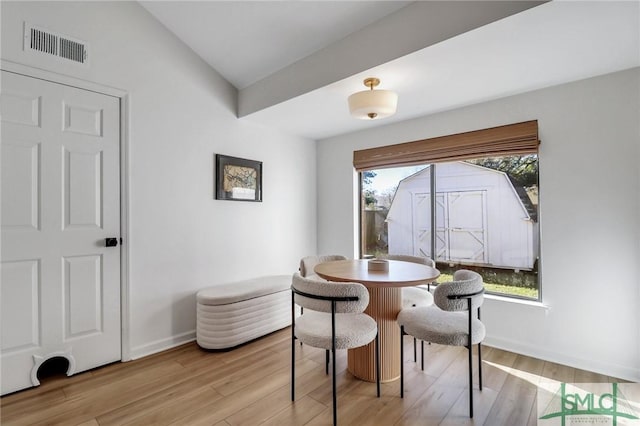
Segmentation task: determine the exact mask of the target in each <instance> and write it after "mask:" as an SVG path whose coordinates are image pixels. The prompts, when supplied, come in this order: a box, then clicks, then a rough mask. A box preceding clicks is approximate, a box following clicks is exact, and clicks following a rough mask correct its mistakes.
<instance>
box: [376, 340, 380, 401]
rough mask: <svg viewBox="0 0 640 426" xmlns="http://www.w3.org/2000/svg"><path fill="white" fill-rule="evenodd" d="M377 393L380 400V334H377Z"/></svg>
mask: <svg viewBox="0 0 640 426" xmlns="http://www.w3.org/2000/svg"><path fill="white" fill-rule="evenodd" d="M376 391H377V394H378V398H380V333H377V334H376Z"/></svg>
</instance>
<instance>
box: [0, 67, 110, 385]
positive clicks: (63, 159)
mask: <svg viewBox="0 0 640 426" xmlns="http://www.w3.org/2000/svg"><path fill="white" fill-rule="evenodd" d="M0 121H1V125H2V127H1V145H0V146H1V150H0V156H1V157H2V158H1V160H2V161H1V177H0V178H1V191H2V192H1V202H2V215H1V221H0V222H1V225H2V265H1V266H2V271H1V281H0V303H1V306H0V308H1V311H0V320H1V321H2V322H1V328H2V329H1V332H2V338H1V345H0V349H1V363H2V380H1V381H2V394H5V393H8V392H13V391H16V390H19V389H23V388H26V387H30V386H35V385H37V384H38V383H39V382H38V379H37V376H36V374H35V373H36V371H37V368H38V367H39V366H40V364H41V363H42V362H44V361H46V360H47V359H49V358H51V357H53V356H62V357H65V358H67V359H68V360H69V370H68V371H67V374H69V375H71V374H73V373H75V372H80V371H83V370H87V369H90V368H94V367H97V366H99V365H103V364H106V363H109V362H113V361H117V360H120V359H121V355H120V353H121V352H120V248H119V245H118V246H115V247H113V246H111V247H106V244H105V238H109V237H115V238H118V240H119V235H120V193H119V188H120V183H119V156H120V154H119V143H120V142H119V141H120V136H119V132H120V119H119V99H118V98H115V97H112V96H107V95H102V94H98V93H95V92H89V91H85V90H80V89H77V88H73V87H69V86H65V85H61V84H55V83H51V82H46V81H44V80H39V79H35V78H30V77H26V76H22V75H18V74H13V73H9V72H5V71H2V80H1V90H0ZM118 242H119V241H118Z"/></svg>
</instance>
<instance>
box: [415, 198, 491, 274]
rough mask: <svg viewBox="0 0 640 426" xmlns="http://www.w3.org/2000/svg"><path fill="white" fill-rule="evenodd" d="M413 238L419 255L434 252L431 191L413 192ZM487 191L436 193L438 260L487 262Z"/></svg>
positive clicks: (416, 252)
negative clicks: (432, 248) (432, 246)
mask: <svg viewBox="0 0 640 426" xmlns="http://www.w3.org/2000/svg"><path fill="white" fill-rule="evenodd" d="M412 208H413V212H412V213H413V238H414V254H415V255H416V256H427V257H432V256H431V205H430V194H429V193H417V194H414V196H413V206H412ZM486 212H487V207H486V191H457V192H439V193H437V194H436V252H437V256H436V260H438V261H443V262H446V261H452V262H462V263H465V262H466V263H487V261H488V253H487V249H486V247H487V232H486V223H487V220H486V216H487V215H486Z"/></svg>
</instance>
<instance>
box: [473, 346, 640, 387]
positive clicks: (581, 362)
mask: <svg viewBox="0 0 640 426" xmlns="http://www.w3.org/2000/svg"><path fill="white" fill-rule="evenodd" d="M483 344H486V345H487V346H492V347H495V348H498V349H503V350H506V351H509V352H515V353H518V354H522V355H526V356H530V357H533V358H538V359H541V360H544V361H550V362H555V363H557V364H562V365H567V366H570V367H574V368H579V369H582V370H587V371H593V372H594V373H599V374H604V375H606V376H611V377H616V378H619V379H624V380H629V381H632V382H640V369H637V368H630V367H627V366H623V365H615V364H611V363H610V362H602V361H597V360H593V359H586V358H578V357H574V356H571V355H567V354H563V353H558V352H554V351H549V350H545V349H544V348H540V347H536V346H531V345H528V344H525V343H522V342H516V341H512V340H508V339H501V338H498V337H490V336H487V337H486V338H485V339H484V342H483Z"/></svg>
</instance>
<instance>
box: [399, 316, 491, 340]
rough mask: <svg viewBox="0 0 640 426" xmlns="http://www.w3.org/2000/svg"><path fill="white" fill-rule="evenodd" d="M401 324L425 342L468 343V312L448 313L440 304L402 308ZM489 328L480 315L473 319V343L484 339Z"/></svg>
mask: <svg viewBox="0 0 640 426" xmlns="http://www.w3.org/2000/svg"><path fill="white" fill-rule="evenodd" d="M398 324H399V325H400V326H404V331H405V333H407V334H410V335H411V336H413V337H416V338H418V339H420V340H424V341H426V342H432V343H437V344H441V345H451V346H468V337H467V334H468V332H469V313H468V312H448V311H443V310H442V309H440V308H438V307H437V306H425V307H417V308H408V309H403V310H402V311H400V313H399V314H398ZM485 334H486V330H485V327H484V324H483V323H482V322H481V321H479V320H478V319H477V318H473V319H472V335H471V344H472V345H475V344H477V343H480V342H482V340H483V339H484V336H485Z"/></svg>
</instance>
